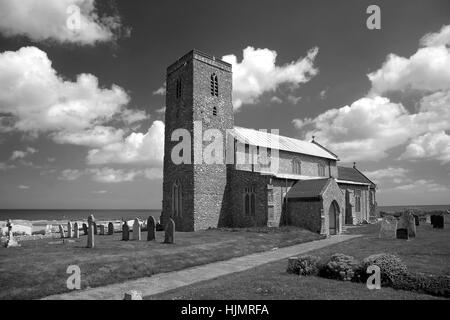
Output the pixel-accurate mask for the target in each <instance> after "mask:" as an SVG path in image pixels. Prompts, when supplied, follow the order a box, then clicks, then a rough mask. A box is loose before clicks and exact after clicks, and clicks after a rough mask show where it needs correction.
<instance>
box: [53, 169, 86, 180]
mask: <svg viewBox="0 0 450 320" xmlns="http://www.w3.org/2000/svg"><path fill="white" fill-rule="evenodd" d="M83 174H84V172H83V171H80V170H78V169H66V170H63V171H61V174H60V175H59V177H58V179H59V180H64V181H74V180H77V179H78V178H80V177H81V176H82V175H83Z"/></svg>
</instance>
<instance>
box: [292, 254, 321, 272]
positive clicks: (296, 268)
mask: <svg viewBox="0 0 450 320" xmlns="http://www.w3.org/2000/svg"><path fill="white" fill-rule="evenodd" d="M320 268H321V267H320V258H319V257H316V256H310V255H304V256H300V257H298V258H296V259H295V260H292V261H291V263H290V265H288V270H287V271H288V272H289V273H295V274H298V275H300V276H315V275H318V274H319V271H320Z"/></svg>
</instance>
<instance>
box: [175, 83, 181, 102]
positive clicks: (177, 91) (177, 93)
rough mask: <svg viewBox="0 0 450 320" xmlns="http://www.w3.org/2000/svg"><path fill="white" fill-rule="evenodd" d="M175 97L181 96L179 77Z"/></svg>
mask: <svg viewBox="0 0 450 320" xmlns="http://www.w3.org/2000/svg"><path fill="white" fill-rule="evenodd" d="M176 97H177V99H179V98H181V79H177V90H176Z"/></svg>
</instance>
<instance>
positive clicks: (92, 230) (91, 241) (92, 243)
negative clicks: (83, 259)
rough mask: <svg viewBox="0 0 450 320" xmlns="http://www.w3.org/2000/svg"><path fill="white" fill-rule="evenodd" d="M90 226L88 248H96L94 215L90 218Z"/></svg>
mask: <svg viewBox="0 0 450 320" xmlns="http://www.w3.org/2000/svg"><path fill="white" fill-rule="evenodd" d="M88 225H89V226H88V239H87V247H88V248H94V246H95V241H94V235H95V228H96V224H95V218H94V216H93V215H92V214H91V215H90V216H89V218H88Z"/></svg>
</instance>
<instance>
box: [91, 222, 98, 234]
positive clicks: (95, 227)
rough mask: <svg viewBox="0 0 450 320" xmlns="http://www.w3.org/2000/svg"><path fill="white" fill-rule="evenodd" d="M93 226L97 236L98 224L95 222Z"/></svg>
mask: <svg viewBox="0 0 450 320" xmlns="http://www.w3.org/2000/svg"><path fill="white" fill-rule="evenodd" d="M93 224H94V225H93V226H92V228H93V229H94V234H95V235H96V234H97V223H96V222H93Z"/></svg>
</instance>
